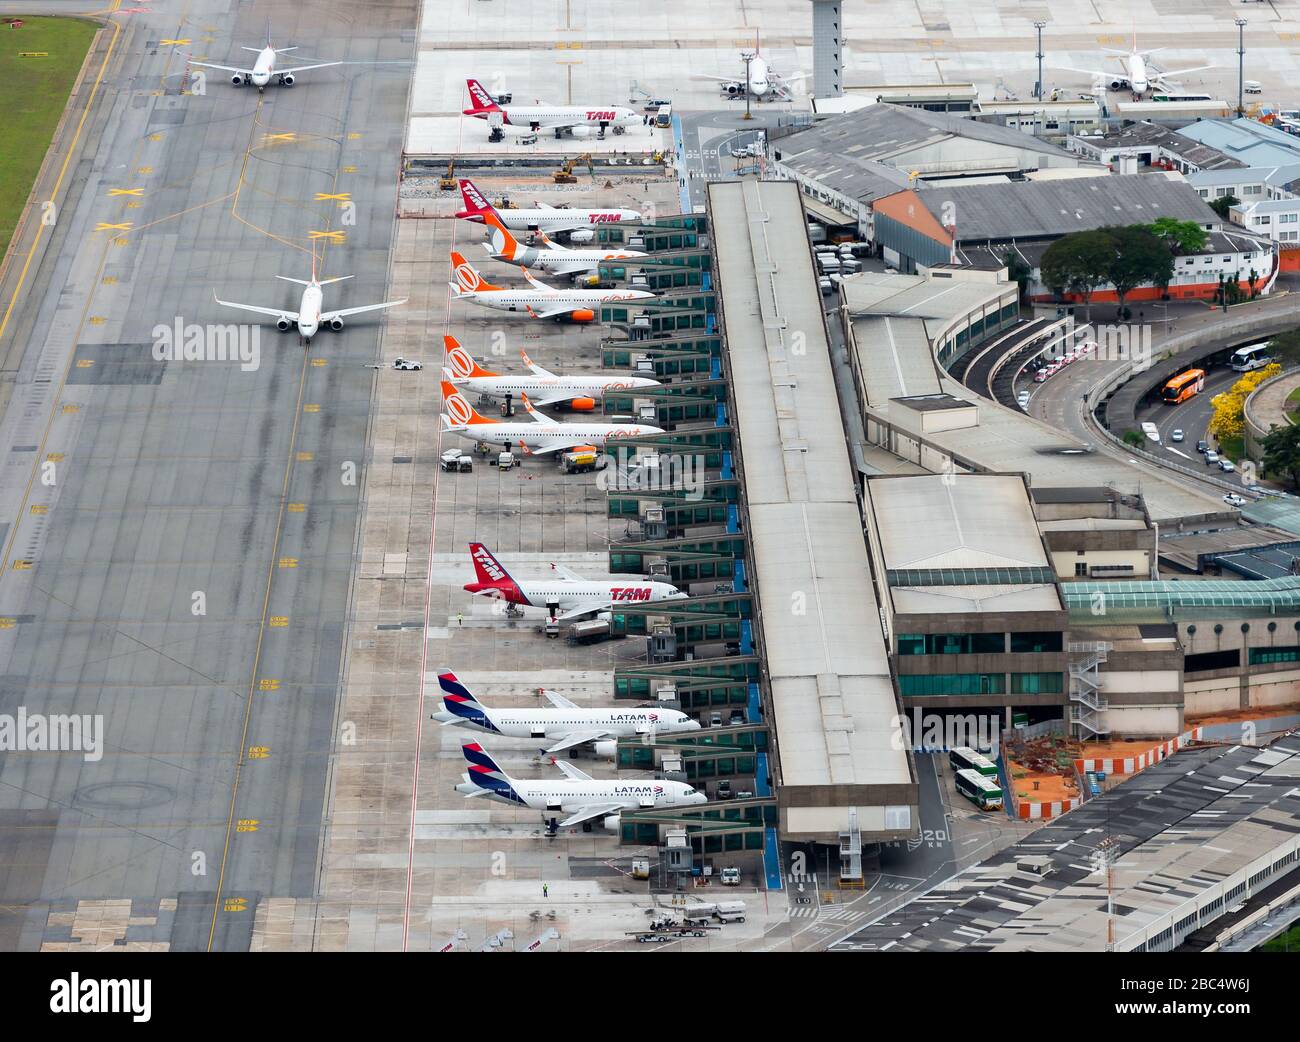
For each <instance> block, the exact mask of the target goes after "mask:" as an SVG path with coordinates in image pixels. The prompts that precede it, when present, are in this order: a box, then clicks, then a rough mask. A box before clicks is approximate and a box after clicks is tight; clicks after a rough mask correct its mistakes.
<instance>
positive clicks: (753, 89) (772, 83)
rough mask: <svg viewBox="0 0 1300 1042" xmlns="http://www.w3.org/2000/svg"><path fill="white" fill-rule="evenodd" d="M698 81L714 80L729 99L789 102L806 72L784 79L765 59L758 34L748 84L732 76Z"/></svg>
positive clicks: (756, 34)
mask: <svg viewBox="0 0 1300 1042" xmlns="http://www.w3.org/2000/svg"><path fill="white" fill-rule="evenodd" d="M691 78H692V79H696V80H712V81H713V82H714V83H717V84H718V85H719V86H720V88H721V90H722V92H723V93H724V94H726V95H727V97H729V98H743V97H744V96H745V94H746V93H748V94H750V95H751V96H753V97H755V98H757V99H758V100H759V101H789V100H790V99H791V97H792V96H793V95H792V92H791V88H792V87H793V86H794V84H796V83H798V82H799V81H800V80H806V79H807V78H808V74H807V73H806V72H800V73H796V74H795V75H793V76H790V77H787V78H782V77H781V76H778V75H777V73H776V70H775V69H773V68H772V66H771V65H769V64H768V62H767V59H766V58H764V57H763V52H762V49H761V48H760V47H759V45H758V33H755V34H754V56H753V57H752V58H751V59H750V61H749V68H748V77H747V79H748V82H746V81H745V80H738V79H735V78H734V77H730V76H692V77H691Z"/></svg>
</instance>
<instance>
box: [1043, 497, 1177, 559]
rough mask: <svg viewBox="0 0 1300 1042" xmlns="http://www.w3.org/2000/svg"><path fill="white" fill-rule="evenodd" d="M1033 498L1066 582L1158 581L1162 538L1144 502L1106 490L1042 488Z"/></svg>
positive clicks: (1045, 536)
mask: <svg viewBox="0 0 1300 1042" xmlns="http://www.w3.org/2000/svg"><path fill="white" fill-rule="evenodd" d="M1030 494H1031V496H1032V498H1033V503H1034V516H1035V518H1036V519H1037V520H1038V528H1039V531H1041V532H1042V533H1043V539H1044V541H1045V542H1046V543H1047V549H1048V552H1049V553H1050V554H1051V557H1052V567H1053V569H1054V570H1055V572H1056V577H1057V578H1058V579H1059V580H1061V581H1062V582H1072V581H1074V580H1075V579H1089V578H1096V579H1107V578H1109V579H1132V578H1147V577H1151V576H1153V575H1154V573H1155V567H1154V565H1155V558H1156V532H1155V528H1154V526H1153V525H1152V524H1151V516H1150V514H1148V513H1147V509H1146V505H1145V504H1144V503H1143V502H1142V498H1141V497H1140V496H1126V495H1123V494H1122V493H1120V492H1117V491H1116V490H1115V489H1113V488H1107V487H1105V486H1102V487H1100V488H1038V489H1031V491H1030Z"/></svg>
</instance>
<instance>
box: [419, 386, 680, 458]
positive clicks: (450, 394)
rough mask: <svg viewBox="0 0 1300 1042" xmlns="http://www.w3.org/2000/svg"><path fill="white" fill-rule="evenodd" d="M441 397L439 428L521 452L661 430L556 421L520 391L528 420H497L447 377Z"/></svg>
mask: <svg viewBox="0 0 1300 1042" xmlns="http://www.w3.org/2000/svg"><path fill="white" fill-rule="evenodd" d="M442 400H443V408H444V409H445V410H446V411H445V412H444V413H442V429H443V430H444V431H446V432H447V433H448V434H459V435H460V436H461V437H462V438H467V439H469V440H470V441H475V442H482V443H483V444H485V445H504V446H505V447H506V448H511V447H513V446H515V445H518V446H519V447H520V449H522V450H523V453H524V455H525V456H550V455H553V454H554V453H556V452H566V451H567V450H569V449H572V448H576V447H578V446H580V445H592V446H595V447H596V448H598V449H603V448H604V447H605V446H606V445H607V444H608V443H609V442H610V440H611V439H617V438H638V437H641V436H642V435H649V434H663V433H664V430H663V428H662V427H651V426H649V425H648V424H643V423H560V422H558V421H556V420H553V419H551V418H550V417H549V416H544V415H543V414H542V413H540V412H538V411H537V410H536V409H534V408H533V404H532V402H530V401H529V400H528V395H526V394H521V395H520V396H519V400H520V401H521V402H523V404H524V408H525V409H526V410H528V415H529V417H530V420H529V422H528V423H512V422H510V421H509V420H497V419H494V418H492V417H490V416H483V415H481V414H480V413H479V412H478V411H477V410H476V409H475V408H474V406H472V405H470V404H469V402H467V401H466V400H465V396H464V395H462V394H461V393H460V392H459V391H458V390H457V389H456V386H455V384H452V383H450V382H449V381H447V380H443V381H442Z"/></svg>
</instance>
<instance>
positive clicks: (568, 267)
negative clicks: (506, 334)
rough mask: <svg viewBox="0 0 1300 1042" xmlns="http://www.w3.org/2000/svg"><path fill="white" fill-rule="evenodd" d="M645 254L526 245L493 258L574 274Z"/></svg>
mask: <svg viewBox="0 0 1300 1042" xmlns="http://www.w3.org/2000/svg"><path fill="white" fill-rule="evenodd" d="M644 256H645V254H644V253H640V252H638V251H636V250H548V249H544V248H543V249H538V248H536V247H533V246H525V247H523V248H522V249H521V250H520V251H519V252H518V253H517V254H515V256H513V257H510V256H508V255H506V254H504V253H493V254H492V259H493V260H499V261H505V262H506V263H507V264H515V265H518V266H519V267H521V268H540V269H542V270H543V271H556V272H561V273H565V274H572V273H575V272H579V271H594V270H595V269H596V268H597V267H598V266H599V265H600V264H601V263H604V262H609V261H620V260H635V259H636V258H637V257H644Z"/></svg>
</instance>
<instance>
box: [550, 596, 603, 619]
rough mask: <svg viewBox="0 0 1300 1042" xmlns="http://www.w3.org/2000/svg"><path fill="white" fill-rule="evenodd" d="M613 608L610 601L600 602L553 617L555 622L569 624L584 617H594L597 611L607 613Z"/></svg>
mask: <svg viewBox="0 0 1300 1042" xmlns="http://www.w3.org/2000/svg"><path fill="white" fill-rule="evenodd" d="M613 606H614V601H613V600H612V599H610V600H608V601H601V602H600V603H599V604H585V605H583V606H582V607H581V608H574V609H573V610H572V611H566V612H565V613H564V614H563V615H557V616H555V621H556V622H570V621H572V620H573V619H580V618H582V617H583V616H584V615H594V614H595V613H596V612H598V611H608V610H609V609H610V608H612V607H613Z"/></svg>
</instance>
